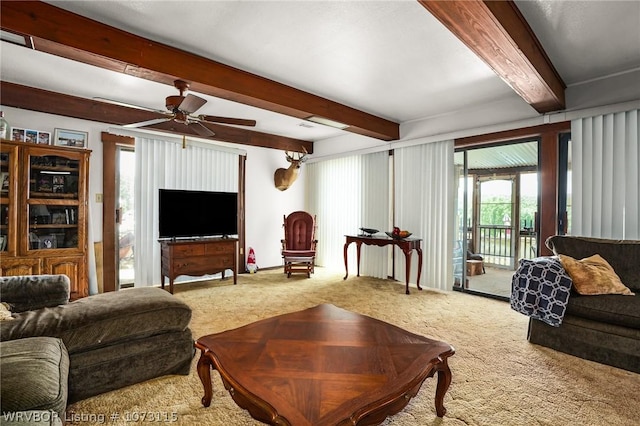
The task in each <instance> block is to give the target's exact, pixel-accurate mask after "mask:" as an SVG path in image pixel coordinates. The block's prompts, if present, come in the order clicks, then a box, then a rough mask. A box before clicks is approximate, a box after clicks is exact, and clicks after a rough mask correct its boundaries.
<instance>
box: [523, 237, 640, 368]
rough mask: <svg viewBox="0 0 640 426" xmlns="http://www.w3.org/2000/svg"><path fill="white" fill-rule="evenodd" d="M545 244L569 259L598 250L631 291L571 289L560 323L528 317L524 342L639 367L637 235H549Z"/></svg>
mask: <svg viewBox="0 0 640 426" xmlns="http://www.w3.org/2000/svg"><path fill="white" fill-rule="evenodd" d="M546 245H547V247H548V248H549V249H550V250H552V251H553V253H554V254H555V255H566V256H570V257H571V258H574V259H584V258H587V257H590V256H593V255H595V254H598V255H600V256H601V257H602V258H604V259H605V260H606V261H607V262H608V263H609V264H610V265H611V267H612V268H613V270H614V271H615V273H616V274H617V275H618V277H619V278H620V281H621V282H622V283H623V284H624V285H625V286H626V287H628V288H629V289H630V290H631V291H632V292H633V293H635V295H620V294H599V295H580V294H578V293H577V292H576V291H575V289H572V290H571V293H570V296H569V298H568V301H567V303H566V311H565V314H564V317H563V320H562V324H561V325H560V326H558V327H553V326H551V325H548V324H546V323H545V322H543V321H540V320H538V319H534V318H530V319H529V330H528V340H529V342H531V343H535V344H538V345H542V346H546V347H549V348H552V349H555V350H558V351H561V352H565V353H568V354H571V355H574V356H577V357H580V358H584V359H588V360H591V361H596V362H599V363H602V364H607V365H611V366H614V367H618V368H622V369H625V370H629V371H633V372H636V373H640V241H635V240H610V239H602V238H588V237H577V236H566V235H564V236H560V235H555V236H552V237H549V238H548V239H547V241H546Z"/></svg>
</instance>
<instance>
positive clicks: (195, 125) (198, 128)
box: [189, 121, 216, 137]
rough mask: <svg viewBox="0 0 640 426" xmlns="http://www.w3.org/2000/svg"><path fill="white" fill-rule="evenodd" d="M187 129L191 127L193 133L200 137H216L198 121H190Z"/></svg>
mask: <svg viewBox="0 0 640 426" xmlns="http://www.w3.org/2000/svg"><path fill="white" fill-rule="evenodd" d="M189 127H191V128H192V129H193V131H194V132H196V133H197V134H199V135H200V136H209V137H210V136H215V135H216V134H215V133H213V132H212V131H211V130H210V129H209V128H207V127H206V126H205V125H204V124H202V123H200V122H199V121H192V122H191V123H189Z"/></svg>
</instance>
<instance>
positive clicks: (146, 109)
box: [93, 97, 166, 114]
mask: <svg viewBox="0 0 640 426" xmlns="http://www.w3.org/2000/svg"><path fill="white" fill-rule="evenodd" d="M93 99H94V100H96V101H100V102H106V103H108V104H113V105H119V106H123V107H128V108H136V109H141V110H143V111H149V112H157V113H159V114H166V111H161V110H159V109H153V108H147V107H144V106H140V105H135V104H130V103H127V102H121V101H115V100H113V99H107V98H100V97H95V98H93Z"/></svg>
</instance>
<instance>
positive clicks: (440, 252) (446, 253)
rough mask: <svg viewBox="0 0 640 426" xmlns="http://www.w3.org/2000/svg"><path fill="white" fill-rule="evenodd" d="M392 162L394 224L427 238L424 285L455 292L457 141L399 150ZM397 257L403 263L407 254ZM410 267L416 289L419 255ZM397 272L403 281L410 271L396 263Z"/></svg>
mask: <svg viewBox="0 0 640 426" xmlns="http://www.w3.org/2000/svg"><path fill="white" fill-rule="evenodd" d="M393 157H394V169H395V185H394V188H395V224H396V225H397V226H399V227H400V228H402V229H407V230H409V231H411V232H413V234H415V235H416V236H419V237H421V238H422V252H423V263H422V277H421V279H420V284H421V286H424V287H430V288H436V289H441V290H451V289H452V288H453V261H452V253H453V229H454V225H455V212H454V204H453V200H454V197H453V190H454V164H453V141H444V142H434V143H426V144H422V145H415V146H411V147H407V148H400V149H396V150H395V151H394V155H393ZM396 251H397V252H396V259H398V258H399V259H404V254H403V253H402V252H401V251H400V250H399V249H396ZM398 256H400V257H398ZM411 262H412V263H411V271H410V282H411V283H415V282H416V279H417V263H418V258H417V255H416V254H415V253H414V254H413V258H412V261H411ZM396 272H397V276H396V279H398V280H401V281H404V280H405V276H406V275H405V274H406V273H407V271H406V268H405V264H404V262H403V261H402V262H398V261H396Z"/></svg>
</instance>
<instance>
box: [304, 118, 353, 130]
mask: <svg viewBox="0 0 640 426" xmlns="http://www.w3.org/2000/svg"><path fill="white" fill-rule="evenodd" d="M307 120H308V121H311V122H314V123H318V124H323V125H325V126H329V127H334V128H336V129H340V130H344V129H346V128H347V127H349V125H348V124H344V123H340V122H339V121H335V120H330V119H328V118H324V117H319V116H317V115H312V116H311V117H308V118H307Z"/></svg>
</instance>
